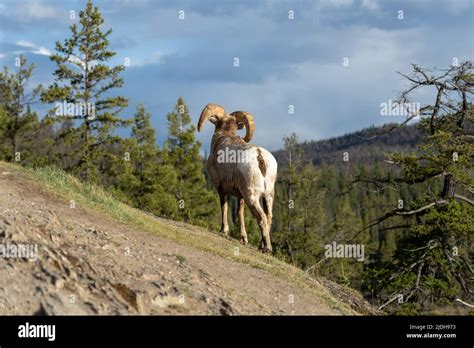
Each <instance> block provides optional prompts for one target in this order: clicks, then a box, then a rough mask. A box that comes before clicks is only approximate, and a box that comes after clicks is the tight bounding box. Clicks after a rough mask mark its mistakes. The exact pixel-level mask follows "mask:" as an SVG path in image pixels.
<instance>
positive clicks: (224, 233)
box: [220, 230, 229, 238]
mask: <svg viewBox="0 0 474 348" xmlns="http://www.w3.org/2000/svg"><path fill="white" fill-rule="evenodd" d="M220 233H221V234H222V237H226V238H227V237H229V231H228V230H227V231H226V230H220Z"/></svg>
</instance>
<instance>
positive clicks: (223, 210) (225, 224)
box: [219, 194, 229, 237]
mask: <svg viewBox="0 0 474 348" xmlns="http://www.w3.org/2000/svg"><path fill="white" fill-rule="evenodd" d="M219 198H220V201H221V230H220V233H222V235H223V236H224V237H228V236H229V224H228V222H227V206H228V205H227V195H226V194H219Z"/></svg>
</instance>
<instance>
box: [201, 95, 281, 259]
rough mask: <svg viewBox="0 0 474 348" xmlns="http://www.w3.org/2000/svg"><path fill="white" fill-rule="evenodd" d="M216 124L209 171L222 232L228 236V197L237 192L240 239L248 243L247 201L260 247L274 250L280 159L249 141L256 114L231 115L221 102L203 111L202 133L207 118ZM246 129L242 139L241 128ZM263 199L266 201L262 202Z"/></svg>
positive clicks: (241, 112)
mask: <svg viewBox="0 0 474 348" xmlns="http://www.w3.org/2000/svg"><path fill="white" fill-rule="evenodd" d="M208 120H209V121H210V122H211V123H213V124H214V126H215V131H214V135H213V137H212V142H211V153H210V156H209V159H208V161H207V170H208V174H209V177H210V178H211V180H212V182H213V184H214V186H215V188H216V189H217V192H218V193H219V198H220V202H221V212H222V216H221V218H222V224H221V233H223V234H224V235H225V236H228V233H229V225H228V222H227V204H228V203H227V202H228V196H229V195H233V196H235V197H237V199H238V201H239V207H238V209H239V222H240V236H241V238H240V241H241V243H242V244H244V245H245V244H247V243H248V240H247V232H246V231H245V222H244V209H245V204H247V206H248V207H249V208H250V211H251V212H252V214H253V216H254V217H255V218H256V219H257V222H258V225H259V226H260V231H261V234H262V240H261V242H260V248H259V249H260V250H261V251H262V252H271V251H272V245H271V241H270V229H271V225H272V207H273V198H274V194H275V190H274V186H275V181H276V176H277V162H276V160H275V158H274V157H273V155H272V154H271V153H270V152H269V151H267V150H265V149H263V148H261V147H258V146H255V145H252V144H248V142H249V141H250V140H251V139H252V136H253V133H254V131H255V123H254V120H253V116H252V114H250V113H248V112H243V111H234V112H233V113H231V114H230V115H228V114H227V113H226V112H225V111H224V109H223V108H222V107H221V106H219V105H217V104H208V105H206V107H205V108H204V109H203V110H202V113H201V117H200V118H199V122H198V126H197V129H198V131H199V132H200V131H201V130H202V128H203V126H204V123H205V122H206V121H208ZM244 127H245V129H246V135H245V137H244V138H241V137H240V136H239V135H237V130H238V129H242V128H244ZM260 200H261V201H262V203H260Z"/></svg>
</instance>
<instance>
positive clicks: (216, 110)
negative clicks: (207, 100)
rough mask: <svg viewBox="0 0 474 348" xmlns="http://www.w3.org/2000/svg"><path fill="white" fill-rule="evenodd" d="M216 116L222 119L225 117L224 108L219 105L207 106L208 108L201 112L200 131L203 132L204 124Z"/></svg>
mask: <svg viewBox="0 0 474 348" xmlns="http://www.w3.org/2000/svg"><path fill="white" fill-rule="evenodd" d="M212 116H215V117H216V118H221V117H223V116H225V111H224V108H223V107H222V106H220V105H217V104H207V105H206V107H205V108H204V109H203V110H202V112H201V117H199V121H198V125H197V128H198V131H199V132H200V131H202V127H203V126H204V123H205V122H206V121H207V120H208V119H209V117H212Z"/></svg>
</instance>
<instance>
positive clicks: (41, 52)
mask: <svg viewBox="0 0 474 348" xmlns="http://www.w3.org/2000/svg"><path fill="white" fill-rule="evenodd" d="M16 44H17V45H18V46H20V47H24V48H30V49H31V50H30V52H31V53H34V54H39V55H42V56H50V55H51V51H50V50H48V49H47V48H46V47H42V46H38V45H36V44H34V43H32V42H30V41H26V40H20V41H17V42H16Z"/></svg>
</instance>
